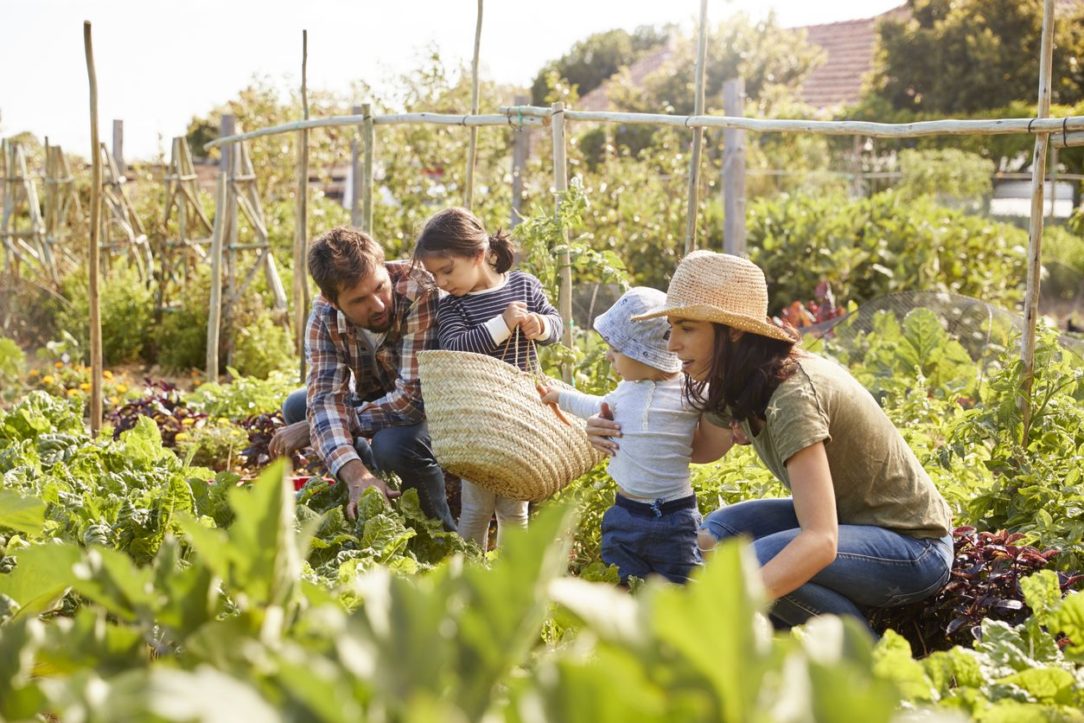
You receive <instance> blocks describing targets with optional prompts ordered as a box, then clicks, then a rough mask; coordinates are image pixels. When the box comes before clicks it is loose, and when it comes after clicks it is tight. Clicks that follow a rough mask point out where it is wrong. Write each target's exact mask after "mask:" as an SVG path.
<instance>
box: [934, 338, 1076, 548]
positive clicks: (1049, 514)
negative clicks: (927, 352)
mask: <svg viewBox="0 0 1084 723" xmlns="http://www.w3.org/2000/svg"><path fill="white" fill-rule="evenodd" d="M1022 375H1023V363H1022V362H1021V361H1020V360H1019V359H1015V358H1010V359H1007V360H1006V363H1005V365H1004V367H1003V368H1002V369H1001V370H1000V371H998V372H997V373H995V374H993V375H992V376H991V377H990V378H989V380H988V381H987V382H986V383H985V384H984V385H983V388H982V391H981V394H980V400H979V403H977V404H976V405H975V408H974V409H971V410H968V411H966V412H964V413H963V414H962V415H961V418H960V419H959V421H958V422H957V423H956V424H954V425H953V426H952V428H951V429H950V430H949V435H950V441H949V444H948V445H947V447H946V448H945V455H944V457H943V463H944V464H945V466H951V468H952V469H953V471H954V473H955V474H957V475H959V476H960V477H961V478H962V479H971V480H974V479H975V477H976V476H978V477H979V478H981V479H985V480H986V481H987V484H986V485H983V486H982V487H980V488H978V489H976V490H975V494H974V495H973V497H972V498H971V499H970V500H969V502H968V504H967V513H968V515H969V517H970V519H972V520H974V521H975V523H976V524H977V526H979V527H980V528H983V529H1001V528H1006V529H1011V530H1016V531H1019V532H1025V533H1028V534H1029V536H1032V537H1033V538H1035V539H1038V540H1042V544H1043V545H1045V546H1051V547H1057V548H1059V549H1061V550H1063V553H1062V554H1061V555H1059V557H1058V559H1057V561H1056V563H1057V565H1058V566H1059V567H1061V568H1062V569H1078V568H1080V567H1081V566H1082V563H1084V521H1082V520H1081V516H1080V510H1081V509H1084V476H1082V470H1084V405H1082V404H1081V401H1082V400H1084V383H1082V380H1084V362H1082V361H1081V360H1080V358H1079V357H1076V356H1075V355H1073V354H1072V353H1071V352H1068V351H1065V350H1063V349H1062V348H1061V347H1060V346H1059V345H1058V343H1057V341H1056V337H1055V336H1054V335H1053V334H1052V333H1051V332H1049V331H1041V332H1040V336H1039V340H1038V344H1037V348H1036V353H1035V376H1034V381H1033V386H1032V395H1031V399H1030V408H1031V419H1030V424H1029V426H1028V427H1027V430H1026V439H1027V441H1026V443H1025V442H1024V439H1025V420H1024V413H1023V408H1022V401H1023V400H1022V398H1021V394H1022V389H1023V376H1022ZM954 462H958V463H959V464H958V465H956V464H953V463H954ZM987 485H988V486H987Z"/></svg>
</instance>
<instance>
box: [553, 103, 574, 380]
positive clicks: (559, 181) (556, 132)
mask: <svg viewBox="0 0 1084 723" xmlns="http://www.w3.org/2000/svg"><path fill="white" fill-rule="evenodd" d="M564 110H565V104H564V103H554V104H553V116H552V124H551V130H552V131H553V187H554V189H555V190H556V191H557V204H558V205H557V210H558V211H559V210H560V204H561V200H562V194H564V192H565V191H567V190H568V160H567V157H566V155H565V114H564ZM561 236H562V238H561V253H560V257H559V259H558V274H559V277H560V288H559V290H558V293H557V308H558V310H559V312H560V314H561V323H562V324H563V325H564V333H563V334H562V335H561V343H563V344H564V345H565V346H567V347H569V348H570V349H571V348H572V258H571V255H570V254H569V250H568V231H567V230H566V229H564V228H563V227H562V229H561ZM561 376H562V377H563V378H564V380H565V382H566V383H569V384H571V383H572V366H571V365H569V364H562V365H561Z"/></svg>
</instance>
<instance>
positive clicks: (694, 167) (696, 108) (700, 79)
mask: <svg viewBox="0 0 1084 723" xmlns="http://www.w3.org/2000/svg"><path fill="white" fill-rule="evenodd" d="M707 48H708V0H700V35H699V39H698V40H697V43H696V96H695V98H694V100H693V115H703V114H704V65H705V61H704V59H705V56H706V55H707ZM703 144H704V129H703V128H694V129H693V147H692V153H691V154H690V155H689V207H688V210H687V211H686V212H685V254H686V255H688V254H690V253H692V251H693V249H695V248H696V212H697V209H698V207H699V200H700V154H701V147H702V146H703Z"/></svg>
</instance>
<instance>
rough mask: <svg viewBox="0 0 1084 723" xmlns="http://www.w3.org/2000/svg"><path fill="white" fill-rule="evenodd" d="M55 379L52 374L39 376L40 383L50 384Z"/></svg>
mask: <svg viewBox="0 0 1084 723" xmlns="http://www.w3.org/2000/svg"><path fill="white" fill-rule="evenodd" d="M55 381H56V380H55V379H53V375H52V374H46V375H45V376H43V377H42V378H41V383H42V384H52V383H53V382H55Z"/></svg>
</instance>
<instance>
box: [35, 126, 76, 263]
mask: <svg viewBox="0 0 1084 723" xmlns="http://www.w3.org/2000/svg"><path fill="white" fill-rule="evenodd" d="M43 201H44V207H45V243H46V244H47V245H48V246H49V248H50V249H51V250H52V251H53V260H54V261H55V262H56V264H57V270H58V271H60V262H61V260H62V259H63V260H65V264H64V266H65V268H68V267H73V266H75V265H76V264H77V263H78V262H77V260H76V258H75V256H74V255H73V254H72V252H71V249H70V248H68V246H67V244H66V243H65V241H66V239H67V236H68V235H69V234H70V232H71V228H72V226H74V225H76V224H77V223H79V222H80V221H82V219H83V208H82V204H80V202H79V194H78V193H76V190H75V177H74V176H73V175H72V171H71V168H70V166H69V165H68V159H67V157H66V156H65V155H64V149H62V148H61V147H60V146H54V145H49V144H48V143H46V145H45V193H44V196H43Z"/></svg>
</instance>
